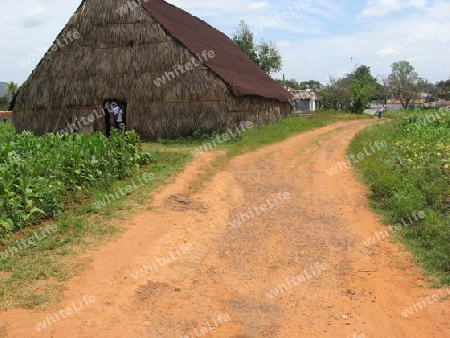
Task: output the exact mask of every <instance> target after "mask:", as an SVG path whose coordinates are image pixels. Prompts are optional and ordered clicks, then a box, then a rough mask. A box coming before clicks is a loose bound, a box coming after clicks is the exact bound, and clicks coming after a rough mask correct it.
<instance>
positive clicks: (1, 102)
mask: <svg viewBox="0 0 450 338" xmlns="http://www.w3.org/2000/svg"><path fill="white" fill-rule="evenodd" d="M10 103H11V99H10V98H9V95H8V94H6V95H3V96H0V110H8V109H9V104H10Z"/></svg>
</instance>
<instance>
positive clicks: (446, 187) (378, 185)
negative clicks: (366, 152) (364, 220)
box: [348, 110, 450, 285]
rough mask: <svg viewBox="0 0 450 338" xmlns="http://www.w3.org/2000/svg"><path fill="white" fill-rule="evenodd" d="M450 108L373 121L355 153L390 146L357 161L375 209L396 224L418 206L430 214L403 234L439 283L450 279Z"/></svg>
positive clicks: (355, 144) (357, 140) (357, 142)
mask: <svg viewBox="0 0 450 338" xmlns="http://www.w3.org/2000/svg"><path fill="white" fill-rule="evenodd" d="M449 137H450V113H449V112H447V111H445V110H441V111H439V112H429V111H428V112H418V113H408V114H406V113H404V114H403V117H401V118H398V119H396V120H394V121H393V122H392V123H388V124H378V125H375V126H372V127H370V128H368V129H366V130H364V131H363V132H361V133H360V134H358V135H357V137H356V138H355V139H354V140H353V142H352V144H351V145H350V148H349V150H348V152H349V154H352V153H357V152H359V151H361V149H363V148H364V147H369V146H370V145H371V144H373V143H374V142H375V141H387V142H388V143H389V146H388V148H386V149H383V150H382V151H378V152H376V153H375V154H373V155H372V156H370V157H368V158H367V159H366V160H364V161H360V162H359V163H357V164H356V168H357V169H358V171H360V172H361V174H362V177H363V180H364V181H365V182H366V183H367V185H368V186H369V188H370V197H371V200H372V203H373V206H374V208H375V209H376V210H377V211H379V212H380V213H381V214H382V215H383V216H384V218H385V222H386V223H387V224H390V225H394V224H397V223H401V220H402V219H403V220H405V219H407V218H408V216H410V215H411V214H412V213H413V212H414V211H416V212H419V211H423V212H425V214H426V217H425V218H424V219H423V220H419V221H416V222H414V223H413V224H412V225H410V226H408V227H403V229H402V230H400V232H398V234H399V238H400V239H401V241H403V242H404V243H405V244H406V245H407V247H408V249H410V250H411V251H412V252H413V253H414V254H415V255H414V257H415V259H416V261H417V262H418V263H419V264H421V265H422V266H423V267H424V268H425V270H426V272H427V273H429V274H431V275H433V276H436V277H437V278H436V279H435V280H434V281H433V282H434V283H435V284H436V285H441V284H447V285H448V284H450V145H449V143H448V140H449Z"/></svg>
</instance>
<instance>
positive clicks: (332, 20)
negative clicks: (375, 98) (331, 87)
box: [0, 0, 450, 85]
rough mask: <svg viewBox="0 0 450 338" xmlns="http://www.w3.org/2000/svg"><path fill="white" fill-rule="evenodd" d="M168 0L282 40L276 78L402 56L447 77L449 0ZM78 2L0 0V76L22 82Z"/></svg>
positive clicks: (429, 73)
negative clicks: (17, 0)
mask: <svg viewBox="0 0 450 338" xmlns="http://www.w3.org/2000/svg"><path fill="white" fill-rule="evenodd" d="M88 1H89V0H88ZM124 1H125V0H124ZM125 2H126V1H125ZM168 2H170V3H172V4H174V5H176V6H178V7H180V8H182V9H184V10H186V11H188V12H190V13H191V14H193V15H195V16H197V17H199V18H201V19H202V20H204V21H206V22H207V23H209V24H210V25H212V26H213V27H215V28H217V29H218V30H220V31H222V32H223V33H225V34H226V35H228V36H231V35H232V33H233V32H235V31H236V29H237V27H238V25H239V22H240V21H241V20H244V21H245V22H246V23H247V24H248V25H249V26H250V28H251V29H252V31H253V33H254V39H255V42H256V43H258V42H259V41H260V40H261V39H264V40H271V41H273V42H274V43H275V44H276V45H277V46H278V49H279V51H280V53H281V56H282V59H283V69H282V71H280V72H279V73H276V74H273V76H274V77H276V78H282V77H283V75H284V76H285V77H286V79H295V80H297V81H299V82H301V81H305V80H317V81H319V82H321V83H327V82H328V80H329V77H330V76H332V77H342V76H344V75H345V74H347V73H350V72H351V71H352V70H354V69H355V67H357V66H358V65H367V66H369V67H370V68H371V71H372V75H373V76H376V77H379V78H380V79H381V78H382V77H385V76H387V75H389V74H390V72H391V65H392V63H394V62H396V61H401V60H406V61H409V62H410V63H411V64H412V65H413V66H414V68H415V69H416V71H417V72H418V74H419V76H420V77H422V78H425V79H428V80H429V81H430V82H433V83H434V82H437V81H441V80H447V79H449V78H450V62H449V61H448V60H449V52H450V34H449V32H450V0H445V1H444V0H358V1H357V0H348V1H341V0H276V1H275V0H262V1H259V0H214V1H212V0H208V1H204V0H169V1H168ZM80 3H81V0H21V1H19V2H11V1H10V0H0V9H1V15H0V32H1V33H0V45H1V46H2V53H0V81H4V82H8V81H15V82H17V83H19V85H20V84H22V83H23V82H24V81H25V80H26V79H27V77H28V76H29V75H30V74H31V72H32V70H33V69H34V67H35V66H36V65H37V63H38V62H39V60H40V58H41V57H42V56H43V55H44V54H45V51H47V50H48V48H49V47H50V46H51V44H52V43H53V41H54V40H55V38H56V36H57V34H58V33H59V32H60V31H61V29H62V28H63V27H64V25H65V24H66V23H67V21H68V20H69V18H70V17H71V15H72V14H73V13H74V12H75V10H76V9H77V7H78V6H79V4H80Z"/></svg>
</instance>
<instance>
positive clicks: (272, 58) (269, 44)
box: [256, 40, 282, 75]
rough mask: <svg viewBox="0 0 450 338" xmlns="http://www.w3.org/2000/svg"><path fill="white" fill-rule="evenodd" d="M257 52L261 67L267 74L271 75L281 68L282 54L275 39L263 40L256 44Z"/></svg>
mask: <svg viewBox="0 0 450 338" xmlns="http://www.w3.org/2000/svg"><path fill="white" fill-rule="evenodd" d="M256 54H257V60H258V65H259V67H260V68H261V69H262V70H263V71H265V72H266V74H269V75H270V74H271V73H273V72H278V71H280V70H281V66H282V60H281V55H280V52H279V51H278V49H277V46H276V45H275V43H274V42H273V41H264V40H261V43H260V44H259V45H257V46H256Z"/></svg>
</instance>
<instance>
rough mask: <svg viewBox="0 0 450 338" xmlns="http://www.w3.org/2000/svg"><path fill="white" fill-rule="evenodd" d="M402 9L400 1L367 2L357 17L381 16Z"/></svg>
mask: <svg viewBox="0 0 450 338" xmlns="http://www.w3.org/2000/svg"><path fill="white" fill-rule="evenodd" d="M400 9H402V4H401V3H400V0H368V4H367V7H366V9H364V10H363V11H362V13H361V14H360V15H359V17H371V16H383V15H386V14H389V13H391V12H395V11H398V10H400Z"/></svg>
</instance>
